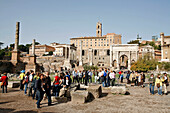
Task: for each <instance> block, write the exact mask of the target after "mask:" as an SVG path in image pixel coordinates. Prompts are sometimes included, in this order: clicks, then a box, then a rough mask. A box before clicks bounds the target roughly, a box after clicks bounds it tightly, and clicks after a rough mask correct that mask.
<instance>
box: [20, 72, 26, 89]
mask: <svg viewBox="0 0 170 113" xmlns="http://www.w3.org/2000/svg"><path fill="white" fill-rule="evenodd" d="M24 77H25V70H22V71H21V74H20V75H19V78H20V91H23V89H24V84H23V80H24Z"/></svg>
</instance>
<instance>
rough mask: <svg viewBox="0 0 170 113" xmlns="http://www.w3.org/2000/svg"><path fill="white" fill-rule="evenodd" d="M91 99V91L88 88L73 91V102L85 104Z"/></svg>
mask: <svg viewBox="0 0 170 113" xmlns="http://www.w3.org/2000/svg"><path fill="white" fill-rule="evenodd" d="M88 100H89V92H88V91H86V90H77V91H75V92H71V101H72V102H73V103H79V104H83V103H85V102H86V101H88Z"/></svg>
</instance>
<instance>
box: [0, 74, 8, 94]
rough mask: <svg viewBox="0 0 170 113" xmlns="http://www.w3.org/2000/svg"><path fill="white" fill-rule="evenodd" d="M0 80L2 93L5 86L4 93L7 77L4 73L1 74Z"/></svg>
mask: <svg viewBox="0 0 170 113" xmlns="http://www.w3.org/2000/svg"><path fill="white" fill-rule="evenodd" d="M0 81H1V82H2V83H1V88H2V93H4V88H5V93H7V85H8V77H7V74H6V73H4V74H3V76H2V77H1V79H0Z"/></svg>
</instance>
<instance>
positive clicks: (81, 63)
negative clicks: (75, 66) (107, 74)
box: [79, 40, 83, 66]
mask: <svg viewBox="0 0 170 113" xmlns="http://www.w3.org/2000/svg"><path fill="white" fill-rule="evenodd" d="M79 65H80V66H82V65H83V62H82V40H80V59H79Z"/></svg>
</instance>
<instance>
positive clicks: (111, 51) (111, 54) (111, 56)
mask: <svg viewBox="0 0 170 113" xmlns="http://www.w3.org/2000/svg"><path fill="white" fill-rule="evenodd" d="M112 62H113V47H112V46H110V67H112Z"/></svg>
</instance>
